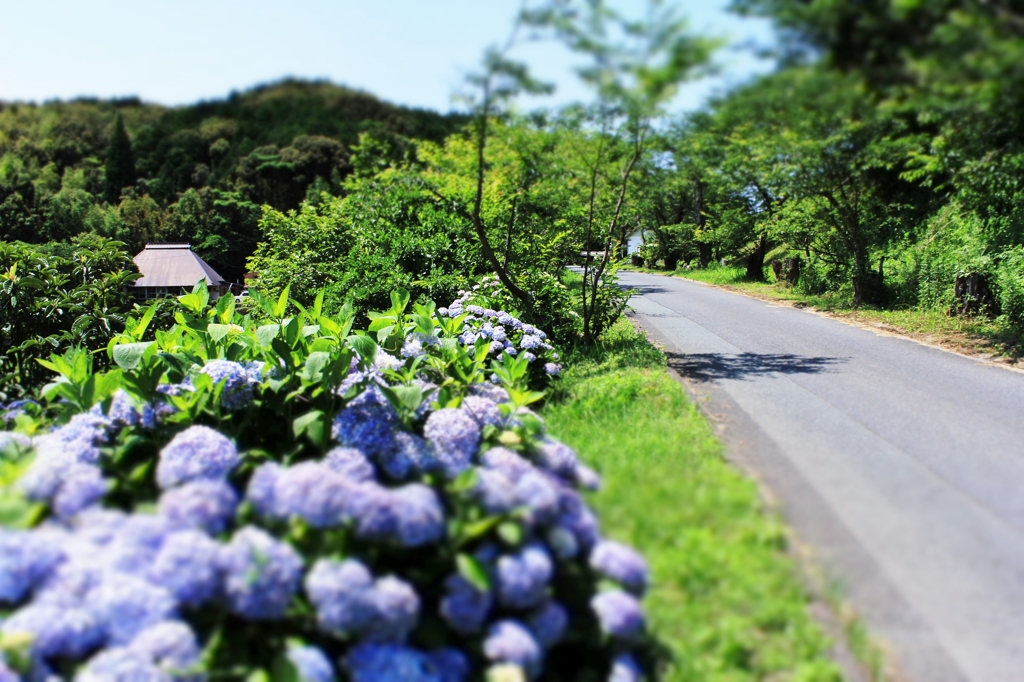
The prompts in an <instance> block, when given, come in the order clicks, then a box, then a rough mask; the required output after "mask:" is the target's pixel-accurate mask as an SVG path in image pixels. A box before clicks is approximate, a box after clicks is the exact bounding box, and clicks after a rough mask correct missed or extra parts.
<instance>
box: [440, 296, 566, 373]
mask: <svg viewBox="0 0 1024 682" xmlns="http://www.w3.org/2000/svg"><path fill="white" fill-rule="evenodd" d="M500 286H501V283H500V282H499V281H498V279H497V278H496V277H485V278H484V279H483V280H481V283H480V284H478V285H475V286H474V287H473V289H471V290H468V291H467V290H463V291H460V292H459V297H458V298H457V299H455V300H454V301H452V303H451V304H450V305H449V306H448V307H447V308H441V309H439V310H438V313H439V314H441V315H447V316H448V317H452V318H458V317H462V316H463V315H465V316H466V317H465V320H464V322H465V325H464V331H463V332H462V334H461V335H460V336H459V341H460V342H461V343H462V344H463V345H465V346H474V345H476V343H477V342H478V341H481V340H483V341H486V342H488V343H489V344H490V352H491V353H493V354H495V355H501V354H502V353H508V354H509V355H512V356H519V355H522V357H524V358H526V359H527V361H529V363H530V364H531V366H534V367H535V369H532V372H533V373H535V374H537V375H538V376H539V377H544V376H557V375H559V374H560V373H561V371H562V366H561V365H560V364H558V360H559V355H558V353H557V352H556V351H555V348H554V346H552V345H551V343H550V341H549V340H548V335H547V334H546V333H545V332H544V331H543V330H541V329H538V328H536V327H535V326H533V325H531V324H527V323H525V322H523V321H522V320H520V319H518V318H516V317H515V316H514V315H512V314H511V313H508V312H506V311H504V310H494V309H491V308H488V307H486V304H487V302H488V297H487V293H488V290H490V289H493V288H497V287H500ZM480 303H483V304H484V305H480Z"/></svg>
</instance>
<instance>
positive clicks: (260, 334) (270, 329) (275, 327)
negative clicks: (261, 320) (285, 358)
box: [256, 324, 281, 348]
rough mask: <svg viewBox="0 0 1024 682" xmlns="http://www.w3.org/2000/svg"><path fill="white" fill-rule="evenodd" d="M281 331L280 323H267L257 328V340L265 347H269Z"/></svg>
mask: <svg viewBox="0 0 1024 682" xmlns="http://www.w3.org/2000/svg"><path fill="white" fill-rule="evenodd" d="M280 331H281V325H279V324H265V325H263V326H262V327H260V328H259V329H257V330H256V340H257V341H259V342H260V345H261V346H263V347H264V348H268V347H269V346H270V344H271V343H272V342H273V341H274V339H275V338H276V337H277V335H278V333H279V332H280Z"/></svg>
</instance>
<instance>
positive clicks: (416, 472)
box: [0, 298, 649, 682]
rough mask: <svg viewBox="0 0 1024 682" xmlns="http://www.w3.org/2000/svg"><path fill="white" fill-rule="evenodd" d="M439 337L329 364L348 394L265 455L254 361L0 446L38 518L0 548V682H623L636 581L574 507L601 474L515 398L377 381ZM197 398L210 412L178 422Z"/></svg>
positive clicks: (633, 638)
mask: <svg viewBox="0 0 1024 682" xmlns="http://www.w3.org/2000/svg"><path fill="white" fill-rule="evenodd" d="M469 300H470V299H468V298H466V299H464V300H460V301H458V302H457V303H458V305H455V304H453V306H452V307H450V308H449V309H448V310H447V311H446V313H442V314H447V315H448V316H450V317H449V318H448V319H453V318H454V317H458V316H461V315H462V314H464V313H463V312H459V308H460V307H464V308H465V310H466V311H470V307H471V306H472V304H471V303H468V301H469ZM453 308H454V309H455V310H454V314H453ZM474 310H475V309H474ZM439 312H440V311H439ZM492 312H493V315H492V314H491V313H492ZM471 314H473V315H475V316H476V320H475V322H478V323H479V324H477V325H476V326H474V327H473V331H472V332H471V333H473V334H485V333H486V334H487V335H488V336H487V338H488V339H489V340H490V341H491V342H492V343H498V342H499V339H500V343H502V348H503V349H504V348H507V347H506V345H505V344H512V346H513V348H512V350H522V351H523V352H531V351H529V347H530V346H531V345H532V344H534V343H537V344H538V345H537V346H536V347H535V348H534V350H536V351H538V352H539V353H548V354H549V355H548V356H547V358H549V359H552V360H553V359H554V358H555V356H554V354H553V351H552V350H551V349H550V347H549V346H548V347H547V348H545V345H546V341H545V336H544V334H543V332H541V331H540V330H537V329H534V328H531V327H530V326H529V325H526V324H523V323H521V322H519V321H518V320H516V319H515V318H514V317H513V316H511V315H508V314H507V313H504V312H499V311H487V310H481V311H480V312H479V313H475V312H472V313H471ZM451 328H452V327H450V326H449V327H445V326H444V325H441V324H439V326H438V328H437V330H435V332H434V333H426V332H417V334H420V336H416V335H415V334H409V335H408V337H407V338H406V340H405V342H404V343H400V344H399V345H398V346H397V347H395V346H390V348H391V349H392V350H391V351H390V352H389V351H387V350H385V349H384V348H383V347H379V348H376V349H375V352H374V353H372V354H367V355H366V356H365V357H364V356H358V357H357V359H355V360H351V362H350V358H351V357H353V355H352V349H351V348H349V347H347V346H340V347H339V348H338V350H337V351H333V352H336V353H338V358H339V360H338V362H339V363H343V364H340V367H341V368H345V367H347V368H348V371H347V375H346V372H345V371H344V369H342V371H340V372H339V373H338V377H339V381H338V383H336V384H334V385H333V387H332V388H331V390H330V391H325V392H322V393H321V394H318V395H322V396H324V397H323V399H322V401H321V402H319V403H317V405H319V406H320V407H321V408H325V409H320V410H318V411H316V412H312V411H308V410H309V408H308V407H307V408H306V410H307V412H303V408H302V403H299V402H298V401H293V402H289V403H287V404H288V405H289V406H290V407H291V409H292V417H293V418H294V419H295V421H294V424H304V425H306V426H305V428H307V429H309V428H310V427H309V426H308V425H309V424H320V425H321V426H320V427H318V428H319V430H310V431H308V432H302V431H300V430H299V429H298V427H296V426H294V425H293V424H287V429H286V431H285V433H286V434H289V435H290V434H293V433H294V438H293V439H292V440H286V441H284V442H287V443H290V445H289V446H288V447H287V448H283V447H280V446H277V447H278V448H279V450H280V451H278V450H268V449H267V446H266V443H269V442H271V440H270V439H271V437H272V436H271V434H275V435H273V437H274V438H278V439H280V438H282V436H280V435H279V434H280V433H281V431H282V430H281V429H280V428H279V426H278V424H275V423H274V418H273V415H274V413H270V412H260V413H258V414H261V415H264V416H263V417H261V418H253V417H252V415H253V414H257V412H255V410H258V409H261V408H260V406H261V405H263V404H264V402H265V401H270V400H271V399H272V398H273V396H274V395H276V394H275V393H274V391H275V387H274V383H273V381H267V382H264V381H263V380H262V379H261V377H263V376H265V372H263V367H264V365H262V364H260V365H258V366H257V365H256V364H255V361H253V363H254V364H250V365H244V364H242V363H241V362H233V361H228V360H214V361H209V362H206V363H205V364H203V365H202V366H201V367H199V368H198V369H197V368H193V369H192V370H191V371H190V373H188V374H184V373H181V372H180V371H179V373H178V374H177V375H174V374H173V372H174V371H176V368H178V367H180V366H179V365H175V367H174V368H172V369H169V370H168V371H167V372H166V373H165V375H163V376H161V377H160V378H161V381H162V383H161V387H162V388H159V389H157V390H155V391H153V392H152V393H151V394H148V395H146V394H143V393H141V392H140V391H138V390H137V389H136V386H137V385H139V384H140V383H141V382H135V383H126V384H124V386H123V388H122V389H120V390H119V391H118V392H116V393H115V394H113V395H111V397H110V399H109V400H108V401H105V402H104V403H102V404H101V405H97V406H96V407H94V408H93V409H91V410H90V411H86V412H83V413H81V414H77V415H75V416H73V417H71V418H70V420H68V421H67V422H66V423H64V424H63V425H60V426H58V427H57V428H54V429H52V430H50V431H44V432H42V433H41V435H36V436H35V437H33V438H31V439H29V438H28V437H26V436H24V435H21V434H13V433H0V450H3V449H4V448H5V447H6V446H5V445H4V444H5V443H7V444H8V445H10V444H14V445H16V446H17V448H18V449H19V450H26V449H27V450H29V451H30V452H31V454H30V455H29V456H31V457H32V460H31V464H30V465H29V466H28V467H27V469H26V471H25V473H24V475H22V476H21V478H20V480H18V482H17V483H16V485H15V487H14V488H13V489H12V491H17V492H18V493H19V494H21V495H24V497H25V498H26V499H28V500H31V501H32V502H33V503H34V504H36V505H42V507H41V509H43V510H44V511H42V512H37V513H35V514H34V515H33V516H32V517H31V518H32V519H39V520H33V521H31V522H29V523H27V524H26V527H19V528H9V529H5V528H0V614H4V615H2V616H0V634H2V638H3V641H4V643H5V650H4V651H5V653H0V682H9V681H15V680H26V681H27V680H35V679H47V680H61V679H66V680H71V679H76V680H86V681H90V682H94V681H95V682H99V681H104V682H119V681H125V682H128V681H134V680H147V681H148V680H154V681H161V682H163V681H171V680H184V681H187V682H201V681H203V680H206V679H212V678H214V677H225V676H227V677H231V676H232V675H235V674H236V672H237V671H238V670H245V671H247V673H246V674H248V673H249V672H253V671H256V670H263V671H264V672H267V671H274V670H280V666H282V665H286V666H289V667H291V668H292V669H293V671H294V672H295V677H296V678H297V679H300V680H309V681H313V682H327V681H329V680H336V679H348V680H355V681H362V680H366V681H370V680H373V681H384V682H387V681H389V680H396V681H397V680H401V681H403V682H406V681H407V682H462V681H466V682H468V680H471V679H481V678H482V677H483V676H484V675H485V674H486V675H490V676H491V677H494V678H496V679H522V680H527V679H541V678H544V679H548V678H556V677H560V676H563V675H564V674H566V672H567V671H573V672H575V671H577V670H578V669H580V668H588V669H589V671H590V672H589V673H588V678H594V679H601V678H604V679H609V680H640V679H642V676H643V672H642V666H641V663H640V661H641V660H642V659H643V656H640V655H638V652H639V651H641V650H643V647H644V638H645V621H644V613H643V609H642V606H641V603H640V600H641V599H642V597H643V595H644V592H645V590H646V589H647V586H648V582H649V571H648V567H647V564H646V562H645V560H644V559H643V557H642V556H641V555H640V554H638V553H637V552H636V551H635V550H633V549H631V548H629V547H627V546H625V545H622V544H620V543H618V542H615V541H614V540H610V539H606V538H604V536H603V534H602V531H601V527H600V523H599V521H598V519H597V517H596V516H595V514H594V513H593V512H592V511H591V509H590V508H589V506H588V505H587V503H586V501H585V499H584V497H583V493H584V492H585V491H586V490H596V489H597V488H598V487H599V486H600V477H599V476H598V474H597V473H596V472H595V471H593V470H592V469H590V468H589V467H587V466H586V465H585V464H583V463H582V462H581V461H580V459H579V457H578V456H577V455H576V453H575V452H574V451H573V450H572V449H571V448H569V447H568V446H566V445H565V444H562V443H559V442H558V441H556V440H554V439H552V438H551V437H550V436H548V435H545V433H544V426H543V421H542V420H541V419H540V417H538V416H537V415H535V414H534V413H532V412H531V411H530V410H528V409H527V408H525V407H524V406H523V405H521V404H516V403H514V402H512V399H511V397H510V393H511V395H515V392H514V391H512V392H507V391H505V390H504V389H503V388H502V387H501V386H498V385H495V384H494V383H490V382H482V383H472V384H469V385H464V386H457V387H456V388H457V390H455V389H452V388H451V386H450V384H451V380H450V379H446V380H444V381H445V387H444V388H441V383H442V379H441V378H440V377H437V376H433V375H429V374H422V373H421V374H420V375H419V376H416V377H409V376H404V378H399V376H400V375H399V372H397V371H395V370H400V369H402V368H407V367H410V366H412V367H413V368H414V369H415V367H416V366H418V365H417V364H416V363H420V362H421V358H424V357H428V358H429V357H435V355H437V354H441V353H443V352H447V351H446V350H445V348H446V343H447V347H449V348H450V347H453V344H452V343H451V340H446V339H444V338H443V337H444V334H445V332H444V329H449V330H450V329H451ZM312 333H315V332H311V334H312ZM458 333H459V334H461V335H465V333H466V329H465V328H459V330H458ZM297 338H298V337H297ZM300 343H304V341H302V340H299V341H296V345H297V346H298V344H300ZM473 343H476V342H475V341H474V342H473ZM463 344H465V340H463V341H462V343H459V344H457V345H455V346H454V347H457V348H464V345H463ZM310 345H312V342H310ZM315 347H316V348H326V347H328V344H327V343H320V344H319V345H318V346H315ZM317 352H324V351H317ZM324 353H325V354H327V353H326V352H324ZM263 357H267V356H266V355H264V356H263ZM267 359H268V360H271V361H272V360H273V358H267ZM317 362H318V363H320V364H319V365H318V366H321V367H322V366H324V362H325V361H324V360H323V358H319V359H317ZM307 364H311V363H306V364H304V363H303V362H302V361H299V362H293V363H292V364H291V366H294V367H302V368H304V369H303V370H302V371H304V372H306V376H307V377H308V376H312V370H310V369H308V368H306V367H307ZM271 366H277V367H285V366H286V363H284V362H281V361H279V362H275V364H274V365H271ZM274 371H275V372H276V373H277V374H276V375H275V376H276V378H275V379H274V381H280V382H284V381H285V380H286V379H287V376H286V375H287V374H288V372H287V371H285V370H280V371H279V370H274ZM294 371H295V372H296V373H297V372H298V371H299V370H294ZM129 372H130V370H126V371H125V373H126V374H128V373H129ZM199 374H206V375H208V376H210V378H211V379H213V380H214V381H212V382H206V381H196V380H194V379H193V380H191V381H190V380H189V379H188V377H197V376H198V375H199ZM172 376H173V377H174V378H175V380H176V382H177V383H170V381H171V377H172ZM475 380H476V381H478V382H479V378H477V379H475ZM211 384H212V388H211V387H210V386H211ZM281 385H284V384H283V383H282V384H281ZM292 386H294V384H293V385H292ZM168 387H169V388H168ZM417 389H422V390H417ZM289 390H290V389H289ZM203 391H210V393H211V396H213V398H212V399H213V400H215V401H219V407H218V408H217V409H211V410H207V411H202V410H200V409H199V408H195V407H194V406H195V405H200V406H201V405H203V404H204V403H203V401H202V400H200V398H202V397H203V396H202V395H200V394H201V393H202V392H203ZM408 395H413V396H419V397H422V396H424V395H426V396H428V398H427V399H425V401H424V402H423V403H422V404H419V403H417V402H416V401H413V402H412V403H409V404H406V403H404V402H402V401H403V400H404V398H403V396H408ZM439 396H443V398H442V397H439ZM171 398H175V399H176V400H177V401H178V402H174V403H173V404H172V402H170V400H171ZM193 398H195V400H192V399H193ZM186 399H188V400H191V402H188V400H186ZM186 403H187V404H186ZM332 405H333V406H334V407H333V409H329V406H332ZM189 410H195V412H194V414H193V412H190V411H189ZM246 415H249V416H246ZM302 434H305V435H302ZM272 442H274V443H280V442H282V441H281V440H276V441H272ZM3 492H4V491H3V489H2V488H0V493H3ZM8 492H11V491H8ZM12 643H13V644H12ZM12 647H13V648H12ZM19 647H20V648H19ZM267 674H271V673H270V672H267ZM506 676H507V677H506Z"/></svg>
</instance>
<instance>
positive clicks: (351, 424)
mask: <svg viewBox="0 0 1024 682" xmlns="http://www.w3.org/2000/svg"><path fill="white" fill-rule="evenodd" d="M398 421H399V420H398V413H397V412H395V408H394V407H392V406H391V403H389V402H388V401H387V399H386V398H385V397H384V396H383V395H382V394H381V392H380V390H379V389H378V388H376V387H371V388H369V389H367V390H365V391H363V392H362V393H360V394H359V395H358V396H356V397H355V398H353V399H352V401H351V402H350V403H349V404H348V406H347V407H345V409H344V410H342V411H341V412H340V413H339V414H338V416H337V417H336V418H335V419H334V428H333V431H332V433H333V435H334V438H335V439H336V440H337V441H338V442H339V443H340V444H341V445H343V446H345V447H350V448H358V449H359V450H362V451H363V452H364V453H366V455H367V456H368V457H370V458H371V459H375V458H376V457H378V456H380V455H382V454H386V453H388V452H389V451H390V450H392V449H393V448H394V430H395V428H396V427H397V425H398Z"/></svg>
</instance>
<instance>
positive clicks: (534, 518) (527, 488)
mask: <svg viewBox="0 0 1024 682" xmlns="http://www.w3.org/2000/svg"><path fill="white" fill-rule="evenodd" d="M515 494H516V497H517V498H518V500H519V503H520V504H521V505H523V506H524V507H526V508H527V509H528V510H529V516H530V520H531V522H533V523H549V522H551V521H554V520H555V519H556V518H557V517H558V511H559V502H560V500H559V492H558V487H557V486H556V484H555V483H554V482H553V481H551V480H549V479H548V477H546V476H544V475H543V474H541V473H540V472H539V471H530V472H528V473H525V474H523V475H522V476H521V477H520V478H519V480H518V481H516V482H515Z"/></svg>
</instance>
